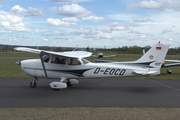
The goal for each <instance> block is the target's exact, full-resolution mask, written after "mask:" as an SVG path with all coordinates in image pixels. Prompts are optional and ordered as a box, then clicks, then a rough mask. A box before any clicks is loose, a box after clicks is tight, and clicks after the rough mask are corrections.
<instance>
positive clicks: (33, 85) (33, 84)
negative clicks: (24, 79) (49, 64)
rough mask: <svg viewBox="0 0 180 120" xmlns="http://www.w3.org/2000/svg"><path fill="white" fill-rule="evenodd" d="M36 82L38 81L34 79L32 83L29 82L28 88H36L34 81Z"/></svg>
mask: <svg viewBox="0 0 180 120" xmlns="http://www.w3.org/2000/svg"><path fill="white" fill-rule="evenodd" d="M37 80H38V79H37V78H36V77H35V78H34V80H33V81H32V82H30V87H31V88H35V87H36V85H37V84H36V81H37Z"/></svg>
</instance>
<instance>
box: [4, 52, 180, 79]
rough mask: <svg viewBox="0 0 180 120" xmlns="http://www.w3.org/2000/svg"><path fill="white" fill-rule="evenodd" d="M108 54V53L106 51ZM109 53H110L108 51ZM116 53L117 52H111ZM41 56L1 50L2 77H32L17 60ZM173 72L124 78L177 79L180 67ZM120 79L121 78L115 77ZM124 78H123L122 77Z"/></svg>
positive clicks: (121, 57) (133, 57) (122, 58)
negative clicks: (25, 72)
mask: <svg viewBox="0 0 180 120" xmlns="http://www.w3.org/2000/svg"><path fill="white" fill-rule="evenodd" d="M104 54H105V55H106V53H104ZM107 54H109V53H107ZM111 54H116V53H113V52H112V53H111ZM140 57H141V54H119V55H117V56H116V57H111V58H104V59H106V60H112V61H133V60H137V59H138V58H140ZM34 58H39V56H38V55H36V54H32V53H27V52H0V79H3V78H31V77H29V76H28V75H26V74H24V73H23V71H22V70H21V68H20V66H18V65H16V64H15V62H16V61H18V60H24V59H34ZM179 58H180V55H167V56H166V59H175V60H177V59H179ZM87 59H88V60H89V61H94V59H96V58H94V57H90V58H87ZM170 69H171V70H172V71H173V73H172V74H170V75H169V74H167V73H166V69H165V68H162V69H161V75H159V76H149V77H145V76H143V77H133V78H132V77H125V78H123V79H142V80H145V79H156V80H157V79H159V80H161V79H163V80H164V79H166V80H177V79H179V77H180V67H171V68H170ZM115 79H119V78H115ZM121 79H122V78H121Z"/></svg>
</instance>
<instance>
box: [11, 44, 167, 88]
mask: <svg viewBox="0 0 180 120" xmlns="http://www.w3.org/2000/svg"><path fill="white" fill-rule="evenodd" d="M169 46H170V45H167V44H161V43H157V44H155V45H154V46H153V47H152V48H151V49H150V50H149V51H148V52H146V53H145V54H144V55H143V56H142V57H141V58H140V59H138V60H136V61H132V62H117V63H116V62H115V63H92V62H89V61H87V60H86V59H84V58H85V57H89V56H91V54H92V53H90V52H85V51H71V52H52V51H44V50H37V49H31V48H25V47H17V48H15V49H14V50H16V51H25V52H31V53H35V54H39V56H40V59H28V60H22V61H19V62H17V64H19V65H20V66H21V68H22V70H23V71H24V72H25V73H26V74H27V75H30V76H32V77H34V78H35V79H34V80H33V81H32V82H31V83H30V86H31V87H32V88H35V87H36V81H37V80H38V78H49V79H55V78H57V79H60V81H54V82H51V83H50V87H51V88H53V89H54V90H59V89H63V88H67V86H71V85H74V84H78V83H79V81H78V80H77V79H80V78H104V77H125V76H148V75H158V74H160V68H161V66H162V63H163V62H164V58H165V56H166V54H167V51H168V48H169Z"/></svg>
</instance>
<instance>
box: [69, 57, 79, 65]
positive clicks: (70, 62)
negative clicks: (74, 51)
mask: <svg viewBox="0 0 180 120" xmlns="http://www.w3.org/2000/svg"><path fill="white" fill-rule="evenodd" d="M67 64H68V65H81V62H80V61H79V60H78V59H73V58H69V59H68V60H67Z"/></svg>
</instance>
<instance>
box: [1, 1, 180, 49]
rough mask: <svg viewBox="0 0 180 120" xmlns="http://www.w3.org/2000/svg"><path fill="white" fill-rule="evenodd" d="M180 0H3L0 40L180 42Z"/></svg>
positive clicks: (115, 43)
mask: <svg viewBox="0 0 180 120" xmlns="http://www.w3.org/2000/svg"><path fill="white" fill-rule="evenodd" d="M179 23H180V0H0V44H10V45H33V46H34V45H37V46H40V45H46V46H59V47H76V46H78V47H87V46H89V47H91V48H96V47H101V48H103V47H106V48H116V47H122V46H134V45H138V46H147V45H150V46H152V45H154V44H155V43H157V42H158V41H161V43H168V44H171V47H180V45H179V43H180V24H179Z"/></svg>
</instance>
